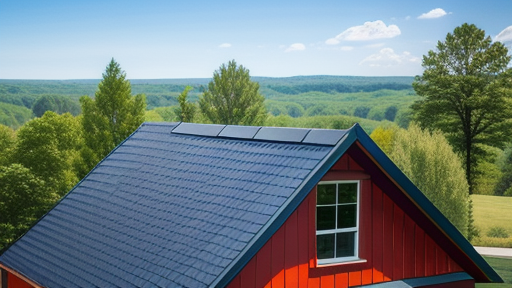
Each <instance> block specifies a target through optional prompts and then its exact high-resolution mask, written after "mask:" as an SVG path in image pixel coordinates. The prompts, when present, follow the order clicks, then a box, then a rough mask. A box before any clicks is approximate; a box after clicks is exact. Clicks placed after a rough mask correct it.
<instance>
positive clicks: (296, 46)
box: [284, 43, 306, 52]
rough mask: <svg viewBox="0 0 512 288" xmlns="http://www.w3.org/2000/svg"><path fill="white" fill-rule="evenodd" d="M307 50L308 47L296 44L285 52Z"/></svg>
mask: <svg viewBox="0 0 512 288" xmlns="http://www.w3.org/2000/svg"><path fill="white" fill-rule="evenodd" d="M303 50H306V46H304V44H302V43H294V44H292V45H290V47H288V48H287V49H286V50H285V51H284V52H291V51H303Z"/></svg>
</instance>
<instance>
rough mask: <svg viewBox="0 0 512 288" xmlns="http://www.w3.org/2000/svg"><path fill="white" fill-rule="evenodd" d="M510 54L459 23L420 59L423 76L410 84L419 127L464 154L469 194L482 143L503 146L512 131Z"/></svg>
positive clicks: (503, 47)
mask: <svg viewBox="0 0 512 288" xmlns="http://www.w3.org/2000/svg"><path fill="white" fill-rule="evenodd" d="M510 59H511V56H510V55H508V50H507V48H506V47H505V46H504V45H503V44H502V43H501V42H493V41H492V39H491V37H489V36H487V37H485V31H483V30H480V29H478V28H477V27H476V26H475V25H469V24H463V25H462V26H460V27H457V28H455V30H454V32H453V34H450V33H449V34H448V35H447V36H446V40H445V41H444V42H438V44H437V51H429V53H428V55H426V56H424V57H423V64H422V65H423V67H424V68H425V71H424V73H423V75H422V76H421V77H420V76H418V77H417V78H416V79H415V81H414V83H413V87H414V90H415V91H416V93H417V94H418V95H419V96H421V97H422V100H420V101H419V102H417V103H416V104H414V105H413V109H414V112H415V118H416V119H417V120H418V121H419V122H420V123H421V126H422V127H429V128H436V129H440V130H441V131H443V132H444V133H445V135H446V137H447V138H448V140H449V142H450V143H451V144H452V146H453V147H454V149H455V151H456V152H458V153H461V154H462V155H463V156H464V167H465V170H466V178H467V180H468V183H469V185H470V193H471V192H472V191H473V190H474V186H475V177H476V172H477V169H476V168H477V164H478V161H479V159H480V158H481V157H482V156H484V155H485V150H483V149H482V148H481V145H490V146H495V147H500V148H502V147H503V145H504V144H505V143H506V142H507V141H509V140H510V137H511V135H512V125H511V121H510V119H511V118H512V105H510V104H511V98H512V81H511V79H512V69H511V68H508V67H507V65H508V64H509V62H510Z"/></svg>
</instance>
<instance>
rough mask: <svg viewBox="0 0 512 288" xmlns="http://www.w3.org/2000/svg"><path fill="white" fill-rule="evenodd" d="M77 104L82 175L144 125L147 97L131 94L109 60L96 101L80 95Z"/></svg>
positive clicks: (122, 74) (127, 82) (118, 68)
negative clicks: (78, 103)
mask: <svg viewBox="0 0 512 288" xmlns="http://www.w3.org/2000/svg"><path fill="white" fill-rule="evenodd" d="M80 104H81V107H82V115H83V118H82V128H83V132H84V139H85V147H84V149H83V150H82V157H83V159H84V163H85V167H84V168H83V169H84V170H83V171H82V174H84V173H87V172H88V171H89V170H90V169H92V168H93V167H94V166H95V165H96V164H97V163H98V162H99V161H100V160H101V159H103V158H104V157H105V156H106V155H107V154H108V153H109V152H110V151H112V149H114V148H115V147H116V146H117V145H119V144H120V143H121V141H123V140H124V139H126V138H127V137H128V136H129V135H130V134H131V133H133V131H135V129H137V127H139V126H140V124H142V122H144V113H145V110H146V97H145V96H144V95H143V94H138V95H135V96H132V95H131V84H130V81H128V80H127V79H126V73H125V72H124V71H122V70H121V67H120V66H119V64H118V63H117V62H116V61H115V60H114V59H112V60H111V61H110V63H109V64H108V65H107V68H106V70H105V73H103V80H102V81H101V82H100V84H99V85H98V90H97V91H96V93H95V99H91V98H89V97H88V96H82V97H81V98H80Z"/></svg>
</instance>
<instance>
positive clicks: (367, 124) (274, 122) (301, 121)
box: [264, 115, 394, 133]
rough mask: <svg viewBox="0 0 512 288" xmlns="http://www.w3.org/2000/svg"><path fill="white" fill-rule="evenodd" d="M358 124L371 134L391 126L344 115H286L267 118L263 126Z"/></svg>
mask: <svg viewBox="0 0 512 288" xmlns="http://www.w3.org/2000/svg"><path fill="white" fill-rule="evenodd" d="M356 123H359V124H360V125H361V127H362V128H363V129H364V130H365V131H366V132H367V133H371V132H372V131H373V130H374V129H375V128H377V127H378V126H381V125H383V126H385V127H387V126H393V125H394V124H393V123H391V122H378V121H373V120H368V119H361V118H357V117H353V116H346V115H329V116H313V117H299V118H293V117H290V116H288V115H279V116H269V117H268V118H267V120H266V121H265V123H264V125H265V126H274V127H300V128H321V129H348V128H350V127H352V126H353V125H354V124H356Z"/></svg>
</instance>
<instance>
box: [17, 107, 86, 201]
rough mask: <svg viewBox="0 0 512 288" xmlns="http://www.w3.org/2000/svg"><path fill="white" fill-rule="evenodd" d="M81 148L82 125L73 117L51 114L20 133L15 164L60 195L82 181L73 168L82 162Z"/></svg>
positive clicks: (37, 120)
mask: <svg viewBox="0 0 512 288" xmlns="http://www.w3.org/2000/svg"><path fill="white" fill-rule="evenodd" d="M81 145H82V138H81V130H80V123H79V122H78V120H77V119H76V118H74V117H73V116H71V114H69V113H66V114H63V115H57V114H55V113H54V112H51V111H48V112H46V113H45V114H44V115H43V117H41V118H35V119H33V120H31V121H29V122H27V124H25V125H23V127H21V128H20V129H19V130H18V133H17V142H16V147H15V148H14V151H13V153H12V159H11V162H12V163H19V164H21V165H23V166H24V167H26V168H28V169H29V170H30V171H31V173H33V174H34V175H35V176H36V177H39V178H40V179H42V180H44V181H45V183H46V184H45V185H46V186H47V187H48V188H49V189H50V190H51V191H52V192H55V193H57V194H59V195H63V194H64V193H66V192H67V191H68V190H69V189H70V188H71V187H73V186H74V185H75V184H76V183H77V182H78V180H79V178H78V177H77V172H76V171H75V167H74V165H75V164H76V162H77V161H80V159H79V158H80V156H79V149H80V146H81Z"/></svg>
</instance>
